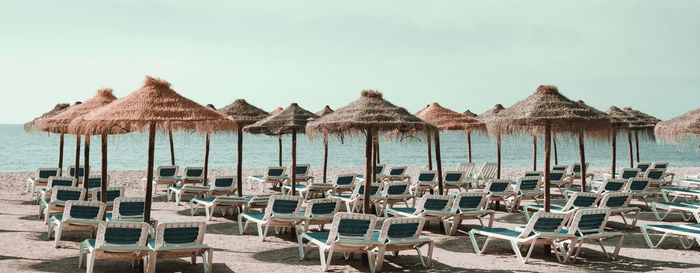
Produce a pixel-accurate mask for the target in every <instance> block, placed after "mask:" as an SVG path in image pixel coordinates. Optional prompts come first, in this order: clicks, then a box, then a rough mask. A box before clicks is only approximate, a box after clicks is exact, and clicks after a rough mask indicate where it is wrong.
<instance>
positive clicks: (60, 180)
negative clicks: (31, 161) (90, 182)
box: [36, 176, 78, 204]
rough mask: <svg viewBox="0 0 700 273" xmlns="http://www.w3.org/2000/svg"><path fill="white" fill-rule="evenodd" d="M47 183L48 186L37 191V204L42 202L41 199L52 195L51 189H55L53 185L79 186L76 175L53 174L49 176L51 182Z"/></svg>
mask: <svg viewBox="0 0 700 273" xmlns="http://www.w3.org/2000/svg"><path fill="white" fill-rule="evenodd" d="M47 185H48V186H47V187H46V188H43V189H39V190H37V191H36V202H37V204H38V203H39V202H41V200H44V199H46V198H49V197H51V189H53V187H56V186H64V187H77V186H78V180H77V179H75V177H67V176H51V177H49V182H48V184H47Z"/></svg>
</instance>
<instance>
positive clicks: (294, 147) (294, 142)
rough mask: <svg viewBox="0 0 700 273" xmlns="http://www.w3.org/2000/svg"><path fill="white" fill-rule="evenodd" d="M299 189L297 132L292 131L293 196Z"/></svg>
mask: <svg viewBox="0 0 700 273" xmlns="http://www.w3.org/2000/svg"><path fill="white" fill-rule="evenodd" d="M296 188H297V131H296V130H292V195H296Z"/></svg>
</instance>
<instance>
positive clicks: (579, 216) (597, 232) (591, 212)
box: [562, 209, 625, 262]
mask: <svg viewBox="0 0 700 273" xmlns="http://www.w3.org/2000/svg"><path fill="white" fill-rule="evenodd" d="M609 216H610V209H581V210H578V211H577V212H576V215H575V216H574V217H573V218H572V219H571V224H570V225H569V226H568V227H567V229H566V233H567V234H569V235H573V236H576V240H574V241H575V243H571V247H572V248H576V252H575V253H574V255H573V258H572V262H576V259H578V255H579V253H580V252H581V248H583V243H586V242H596V243H598V245H600V248H601V249H602V250H603V253H605V256H607V257H608V259H613V260H615V259H617V255H618V253H619V252H620V247H621V246H622V240H623V239H624V238H625V235H624V234H622V232H617V231H605V224H606V223H607V222H608V217H609ZM562 231H563V230H562ZM608 239H617V245H616V246H615V250H614V251H613V253H612V254H613V255H612V257H610V255H608V252H607V251H606V250H605V247H604V246H603V241H604V240H608Z"/></svg>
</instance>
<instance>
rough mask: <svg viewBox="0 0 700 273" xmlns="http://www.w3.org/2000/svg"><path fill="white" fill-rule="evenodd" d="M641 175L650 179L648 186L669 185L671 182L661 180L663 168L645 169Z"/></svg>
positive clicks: (661, 186)
mask: <svg viewBox="0 0 700 273" xmlns="http://www.w3.org/2000/svg"><path fill="white" fill-rule="evenodd" d="M642 177H645V178H649V179H651V184H649V186H650V187H653V188H663V187H667V186H670V185H671V182H669V181H665V180H663V177H664V170H663V169H652V168H649V169H647V171H646V172H644V175H643V176H642Z"/></svg>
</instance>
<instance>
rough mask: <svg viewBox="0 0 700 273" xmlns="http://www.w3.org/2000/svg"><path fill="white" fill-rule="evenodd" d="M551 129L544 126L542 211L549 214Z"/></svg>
mask: <svg viewBox="0 0 700 273" xmlns="http://www.w3.org/2000/svg"><path fill="white" fill-rule="evenodd" d="M551 140H552V127H551V125H549V124H545V126H544V211H545V212H549V205H550V201H551V196H550V188H551V182H550V180H549V172H550V168H549V157H550V149H551V146H552V141H551Z"/></svg>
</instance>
